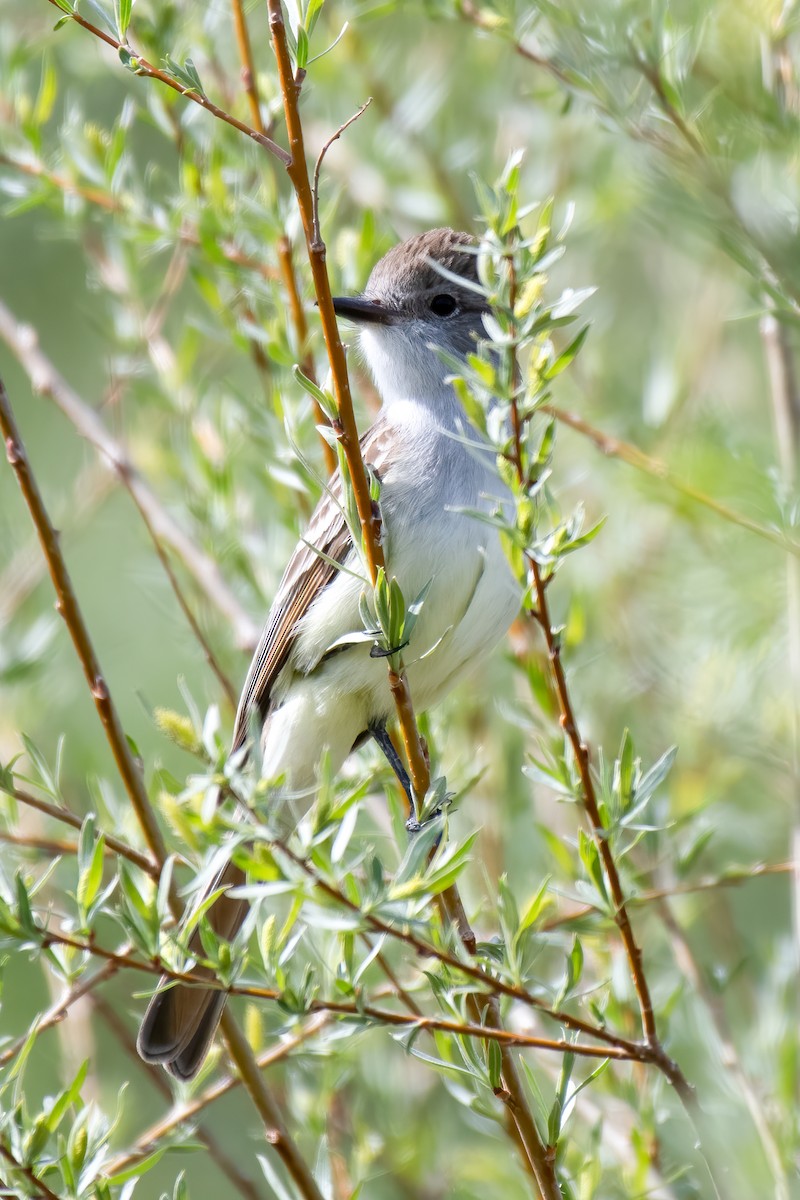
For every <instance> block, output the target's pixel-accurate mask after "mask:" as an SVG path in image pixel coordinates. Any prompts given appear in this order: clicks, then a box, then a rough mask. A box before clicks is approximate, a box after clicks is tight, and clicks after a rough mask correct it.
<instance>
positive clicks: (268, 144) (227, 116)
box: [49, 0, 289, 167]
mask: <svg viewBox="0 0 800 1200" xmlns="http://www.w3.org/2000/svg"><path fill="white" fill-rule="evenodd" d="M49 2H50V4H52V5H53V6H54V7H55V8H59V9H60V8H61V6H60V5H59V4H58V0H49ZM62 11H63V10H62ZM67 15H68V16H69V17H70V18H71V19H72V20H73V21H74V22H75V23H76V25H80V26H81V28H82V29H85V30H87V32H89V33H91V34H94V36H95V37H96V38H99V39H100V41H101V42H105V43H106V45H107V46H111V47H112V48H113V49H114V50H116V51H117V52H119V51H120V50H122V51H123V52H124V53H126V54H129V55H132V57H131V60H130V68H129V69H130V70H132V71H133V73H134V74H135V75H146V76H148V78H150V79H157V80H159V82H160V83H163V84H165V85H166V86H167V87H168V88H171V89H172V90H173V92H177V93H178V95H179V96H185V97H186V99H187V100H192V101H193V102H194V103H195V104H199V105H200V107H201V108H204V109H205V110H206V112H209V113H211V115H212V116H214V117H216V118H217V119H218V120H220V121H224V122H225V124H226V125H232V126H233V128H234V129H238V130H239V132H240V133H243V134H245V135H246V136H247V137H249V138H252V140H253V141H254V142H257V143H258V145H259V146H261V147H262V148H263V149H264V150H266V151H267V152H268V153H269V154H271V155H272V157H273V158H277V160H278V161H279V162H280V163H282V164H283V166H284V167H287V166H288V163H289V155H288V154H287V153H286V151H285V150H284V149H283V148H282V147H281V146H279V145H278V144H277V142H273V140H272V138H268V137H267V136H266V134H264V133H259V131H258V130H257V129H253V128H251V126H250V125H246V124H245V123H244V121H239V120H238V119H237V118H236V117H234V116H232V115H231V113H229V112H225V110H224V109H223V108H219V107H218V106H217V105H216V104H214V103H213V102H212V101H211V100H209V99H208V97H207V96H204V95H202V94H201V93H200V92H196V91H194V90H193V89H191V88H186V87H184V86H183V85H182V84H180V83H178V82H177V80H175V79H173V78H172V76H170V75H168V74H167V73H166V72H165V71H161V70H159V68H158V67H154V66H153V65H152V63H149V62H148V61H147V59H146V58H141V57H140V56H139V55H138V54H134V53H133V52H132V50H131V48H130V46H128V45H125V44H124V43H123V42H118V41H117V39H116V38H115V37H111V35H110V34H108V33H105V32H104V31H103V30H102V29H98V28H97V26H96V25H92V24H91V22H90V21H87V20H86V19H85V18H84V17H82V16H81V15H80V13H77V12H74V11H73V12H70V13H69V14H67Z"/></svg>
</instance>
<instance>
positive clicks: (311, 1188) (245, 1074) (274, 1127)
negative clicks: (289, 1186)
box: [220, 1009, 324, 1200]
mask: <svg viewBox="0 0 800 1200" xmlns="http://www.w3.org/2000/svg"><path fill="white" fill-rule="evenodd" d="M220 1024H221V1028H222V1032H223V1034H224V1035H225V1044H226V1045H227V1047H228V1052H229V1054H230V1056H231V1058H232V1059H233V1061H234V1063H235V1064H236V1068H237V1070H238V1072H239V1074H240V1076H241V1078H242V1083H243V1084H244V1086H245V1087H246V1088H247V1091H248V1092H249V1094H250V1099H251V1100H252V1101H253V1104H254V1105H255V1107H256V1110H257V1112H258V1114H259V1116H260V1117H261V1120H262V1121H263V1123H264V1131H265V1133H266V1137H267V1141H268V1142H269V1144H270V1145H271V1146H273V1147H274V1148H275V1151H276V1153H277V1154H278V1155H279V1156H280V1158H281V1160H282V1162H283V1165H284V1166H285V1167H286V1170H287V1171H288V1172H289V1174H290V1175H291V1177H292V1179H293V1180H294V1182H295V1183H296V1184H297V1188H298V1191H299V1192H300V1194H301V1195H302V1196H303V1197H305V1200H324V1197H323V1195H322V1192H321V1191H320V1190H319V1187H318V1186H317V1181H316V1180H315V1179H314V1176H313V1174H312V1172H311V1168H310V1167H309V1166H308V1164H307V1163H306V1161H305V1159H304V1158H303V1157H302V1156H301V1154H300V1152H299V1151H298V1149H297V1146H296V1145H295V1143H294V1141H293V1140H292V1139H291V1138H290V1136H289V1134H288V1133H287V1131H286V1128H285V1126H284V1124H283V1119H282V1117H281V1114H280V1110H279V1109H278V1105H277V1104H276V1102H275V1100H274V1099H273V1097H272V1094H271V1092H270V1090H269V1088H268V1087H267V1085H266V1083H265V1082H264V1080H263V1079H262V1077H261V1072H260V1071H259V1068H258V1064H257V1062H256V1059H255V1055H254V1054H253V1051H252V1050H251V1049H250V1046H249V1044H248V1041H247V1039H246V1037H245V1036H244V1034H243V1033H242V1031H241V1029H240V1028H239V1026H238V1025H237V1024H236V1022H235V1021H234V1019H233V1017H232V1016H231V1013H230V1010H229V1009H226V1010H225V1011H224V1012H223V1014H222V1021H221V1022H220Z"/></svg>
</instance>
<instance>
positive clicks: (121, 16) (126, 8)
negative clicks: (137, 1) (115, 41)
mask: <svg viewBox="0 0 800 1200" xmlns="http://www.w3.org/2000/svg"><path fill="white" fill-rule="evenodd" d="M115 8H116V12H117V36H118V37H119V40H120V41H121V42H124V41H125V38H126V35H127V33H128V26H129V25H130V23H131V9H132V8H133V0H115Z"/></svg>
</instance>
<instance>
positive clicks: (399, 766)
mask: <svg viewBox="0 0 800 1200" xmlns="http://www.w3.org/2000/svg"><path fill="white" fill-rule="evenodd" d="M369 731H370V733H371V734H372V736H373V738H374V739H375V741H376V742H377V743H378V745H379V746H380V748H381V750H382V751H383V753H384V757H385V758H386V761H387V762H388V764H389V766H390V767H391V768H392V770H393V771H394V773H395V775H396V776H397V781H398V783H399V784H400V787H401V788H402V789H403V791H404V792H405V794H406V799H407V800H408V804H409V808H410V810H411V816H410V817H409V818H408V820H407V821H406V829H407V830H408V832H409V833H419V831H420V829H421V828H422V825H421V824H420V822H419V820H418V819H417V803H416V800H415V799H414V789H413V787H412V786H411V780H410V778H409V775H408V771H407V770H406V768H405V765H404V763H403V760H402V759H401V757H400V755H399V754H398V753H397V751H396V750H395V748H394V744H393V742H392V739H391V738H390V737H389V734H388V733H387V732H386V725H385V724H384V723H383V722H378V721H376V722H375V724H374V725H370V727H369Z"/></svg>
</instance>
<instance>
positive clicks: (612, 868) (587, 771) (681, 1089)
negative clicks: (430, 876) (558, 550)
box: [529, 557, 692, 1102]
mask: <svg viewBox="0 0 800 1200" xmlns="http://www.w3.org/2000/svg"><path fill="white" fill-rule="evenodd" d="M529 564H530V572H531V577H532V579H533V584H534V588H535V592H536V609H535V611H534V612H533V613H532V615H534V616H535V619H536V621H537V622H538V624H539V626H540V628H541V630H542V633H543V634H544V639H545V642H546V644H547V652H548V657H549V660H550V670H551V673H552V677H553V684H554V687H555V691H556V696H557V698H558V705H559V708H560V710H561V727H562V729H563V730H564V733H565V734H566V736H567V738H568V740H569V743H570V745H571V747H572V752H573V755H574V757H575V762H576V765H577V767H578V775H579V777H580V781H581V802H582V805H583V808H584V811H585V812H586V815H587V817H588V818H589V824H590V826H591V829H592V835H593V837H594V841H595V845H596V846H597V850H598V853H599V854H600V858H601V861H602V863H603V870H604V872H605V876H606V879H607V881H608V887H609V891H610V893H611V899H612V902H613V905H614V921H615V922H616V925H617V927H618V929H619V932H620V936H621V937H622V942H623V945H624V947H625V953H626V955H627V958H628V966H629V968H630V972H631V978H632V980H633V986H634V989H635V991H636V997H637V1000H638V1002H639V1012H640V1014H641V1018H642V1028H643V1031H644V1036H645V1039H646V1041H647V1044H648V1046H649V1047H650V1049H651V1051H652V1054H653V1062H655V1063H656V1065H658V1066H659V1067H660V1069H661V1070H662V1071H664V1073H665V1074H666V1076H667V1077H668V1079H669V1080H670V1082H671V1083H672V1085H673V1086H674V1088H675V1090H676V1091H677V1092H678V1094H679V1095H680V1096H681V1099H682V1100H684V1101H685V1102H686V1101H691V1099H692V1089H691V1088H690V1086H689V1084H688V1083H687V1081H686V1079H685V1078H684V1076H683V1074H682V1072H681V1070H680V1068H679V1067H678V1065H677V1063H675V1062H673V1061H672V1059H671V1058H670V1057H669V1056H668V1055H667V1054H666V1052H665V1051H664V1049H663V1047H662V1046H661V1043H660V1041H659V1039H658V1031H657V1029H656V1020H655V1014H654V1012H653V1002H652V998H651V996H650V987H649V984H648V982H647V977H646V975H645V972H644V966H643V963H642V952H641V949H640V948H639V944H638V942H637V940H636V937H635V935H634V932H633V926H632V925H631V921H630V917H629V915H628V910H627V907H626V901H625V893H624V891H623V888H622V883H621V880H620V877H619V871H618V870H617V864H616V861H615V859H614V855H613V853H612V850H611V846H610V844H609V837H608V830H607V829H606V827H605V826H604V824H603V821H602V818H601V816H600V809H599V806H598V803H597V793H596V790H595V786H594V779H593V778H592V772H591V767H590V765H589V749H588V747H587V745H586V743H585V742H584V741H583V739H582V737H581V735H580V731H579V729H578V725H577V722H576V720H575V713H574V710H573V707H572V700H571V698H570V695H569V690H568V688H567V680H566V675H565V673H564V666H563V663H562V661H561V644H560V640H559V637H558V634H557V633H556V632H555V630H554V629H553V625H552V621H551V618H550V609H549V606H548V602H547V595H546V592H545V584H544V581H543V579H542V573H541V569H540V567H539V564H538V563H537V562H536V560H535V559H534V558H532V557H531V558H529Z"/></svg>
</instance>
